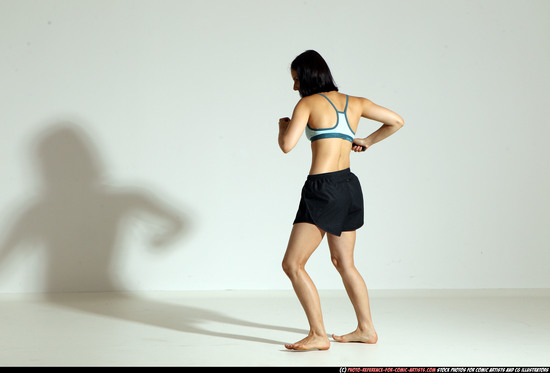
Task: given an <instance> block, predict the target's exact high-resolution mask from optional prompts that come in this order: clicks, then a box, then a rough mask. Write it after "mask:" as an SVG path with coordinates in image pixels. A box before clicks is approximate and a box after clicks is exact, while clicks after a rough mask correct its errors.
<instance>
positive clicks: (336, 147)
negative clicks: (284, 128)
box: [308, 91, 362, 175]
mask: <svg viewBox="0 0 550 373" xmlns="http://www.w3.org/2000/svg"><path fill="white" fill-rule="evenodd" d="M323 95H325V96H326V97H327V98H328V99H329V100H330V101H331V102H332V104H334V107H333V106H332V105H331V103H330V102H329V101H328V100H327V99H326V98H325V97H323V96H321V95H312V96H309V97H308V101H309V102H308V104H309V106H310V108H311V112H310V115H309V121H308V125H309V126H310V127H311V128H313V129H323V128H331V127H334V125H335V123H336V121H337V116H338V114H337V113H336V110H335V108H336V109H337V110H340V111H343V110H344V108H345V107H346V95H345V94H342V93H339V92H337V91H332V92H326V93H323ZM361 112H362V108H361V103H360V102H359V99H358V98H356V97H352V96H349V101H348V106H347V109H346V117H347V119H348V123H349V125H350V127H351V130H352V131H353V132H357V127H358V124H359V120H360V119H361ZM351 146H352V143H351V142H350V141H348V140H345V139H340V138H326V139H319V140H316V141H313V142H312V143H311V151H312V161H311V168H310V171H309V173H310V175H313V174H321V173H326V172H333V171H339V170H343V169H346V168H348V167H350V153H351Z"/></svg>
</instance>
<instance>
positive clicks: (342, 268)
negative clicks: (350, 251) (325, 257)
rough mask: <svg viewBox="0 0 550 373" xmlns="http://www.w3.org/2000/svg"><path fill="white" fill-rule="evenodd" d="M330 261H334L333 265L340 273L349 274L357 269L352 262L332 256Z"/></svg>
mask: <svg viewBox="0 0 550 373" xmlns="http://www.w3.org/2000/svg"><path fill="white" fill-rule="evenodd" d="M330 260H331V261H332V264H333V265H334V267H335V268H336V270H337V271H338V272H340V273H344V272H348V271H350V270H353V269H355V266H354V265H353V263H352V262H349V261H345V260H341V259H340V258H338V257H337V256H331V257H330Z"/></svg>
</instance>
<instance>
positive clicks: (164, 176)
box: [0, 0, 550, 292]
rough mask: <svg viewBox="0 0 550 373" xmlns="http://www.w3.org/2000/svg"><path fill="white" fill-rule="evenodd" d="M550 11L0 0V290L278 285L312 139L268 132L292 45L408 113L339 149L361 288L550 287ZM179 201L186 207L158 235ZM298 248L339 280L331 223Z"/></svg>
mask: <svg viewBox="0 0 550 373" xmlns="http://www.w3.org/2000/svg"><path fill="white" fill-rule="evenodd" d="M549 16H550V2H548V1H546V0H541V1H535V0H531V1H502V0H495V1H488V0H484V1H477V0H476V1H464V0H460V1H458V0H457V1H436V0H433V1H426V0H422V1H408V0H402V1H387V0H384V1H382V0H380V1H362V0H354V1H351V0H350V1H339V2H333V1H294V0H277V1H256V0H248V1H244V0H238V1H231V2H229V1H225V0H215V1H183V0H179V1H175V0H174V1H169V0H163V1H152V0H151V1H144V0H124V1H123V0H94V1H91V0H90V1H83V0H82V1H72V0H65V1H61V0H57V1H53V0H40V1H38V0H36V1H28V0H0V20H1V22H0V82H1V87H2V89H1V90H0V95H1V96H0V102H2V110H1V111H0V169H1V170H2V171H1V175H2V179H1V181H2V183H1V188H2V189H1V191H2V193H1V194H0V212H1V215H0V235H1V236H0V291H2V292H28V291H31V292H33V291H38V292H40V291H64V290H71V291H89V290H112V289H129V290H188V289H272V288H277V289H280V288H285V289H286V288H290V282H289V281H288V279H287V278H286V277H285V276H284V274H283V272H282V271H281V269H280V263H281V260H282V256H283V254H284V250H285V247H286V243H287V240H288V235H289V232H290V229H291V223H292V220H293V218H294V214H295V212H296V209H297V206H298V201H299V195H300V188H301V186H302V184H303V182H304V180H305V177H306V174H307V171H308V167H309V162H310V154H309V145H308V143H307V141H306V140H305V138H304V139H303V140H302V141H301V142H300V143H299V144H298V146H297V148H296V149H295V150H293V151H292V152H291V153H290V154H288V155H284V154H283V153H282V152H280V150H279V149H278V146H277V142H276V135H277V121H278V118H279V117H282V116H287V115H290V113H291V111H292V109H293V106H294V104H295V103H296V102H297V100H298V96H297V93H296V92H293V91H292V81H291V78H290V74H289V70H288V69H289V65H290V62H291V61H292V59H293V58H294V57H295V56H296V55H298V54H299V53H301V52H302V51H304V50H306V49H316V50H318V51H319V52H320V53H321V54H322V55H323V56H324V57H325V58H326V60H327V61H328V63H329V66H331V69H332V71H333V74H334V75H335V79H336V81H337V84H338V85H339V87H340V90H341V91H343V92H346V93H349V94H351V95H360V96H364V97H368V98H370V99H371V100H373V101H374V102H376V103H378V104H380V105H383V106H386V107H389V108H391V109H393V110H394V111H396V112H397V113H399V114H400V115H401V116H402V117H403V118H404V119H405V122H406V125H405V127H404V128H403V129H402V130H401V131H400V132H398V133H397V134H396V135H395V136H394V137H390V138H389V139H387V140H386V141H384V142H381V143H380V144H377V145H376V146H373V147H372V148H371V149H369V150H368V151H367V152H366V153H363V154H352V158H353V159H352V170H353V171H354V172H355V173H356V174H357V175H358V176H359V178H360V180H361V182H362V185H363V190H364V193H365V198H366V225H365V227H364V228H362V229H361V230H360V231H359V233H358V242H357V247H356V262H357V265H358V267H359V269H360V270H361V272H362V273H363V275H364V277H365V279H366V281H367V285H368V286H369V287H370V288H377V289H391V288H543V287H550V277H549V275H548V263H549V262H550V251H549V239H550V233H549V229H548V226H549V222H550V201H549V193H548V191H549V190H550V173H549V168H548V159H549V154H550V151H549V150H548V149H549V146H548V139H549V138H550V129H549V126H548V123H547V118H548V117H549V114H550V110H549V105H548V104H549V102H550V94H549V87H550V70H549V69H548V66H550V50H549V48H548V38H549V36H550V24H549V23H548V19H549ZM378 126H379V124H377V123H374V122H369V121H365V122H362V124H361V125H360V129H359V134H360V135H362V136H366V135H368V134H370V133H371V132H372V131H374V130H375V129H376V128H377V127H378ZM174 216H177V217H178V218H179V219H180V220H181V221H182V222H183V226H184V227H185V229H183V230H182V231H181V232H180V234H179V235H178V236H177V237H176V238H175V239H174V240H173V241H171V242H170V243H169V244H168V245H164V246H162V245H160V246H159V247H157V246H154V245H151V244H150V242H151V237H154V236H155V234H157V233H159V232H162V231H163V227H168V225H166V224H165V223H164V220H163V219H165V218H167V217H168V218H169V219H170V218H171V217H174ZM308 270H309V271H310V274H311V276H312V278H313V279H314V280H315V281H316V283H317V285H318V287H319V288H325V289H327V288H341V283H340V280H339V277H338V275H337V273H336V271H335V270H334V269H333V268H332V267H331V264H330V260H329V254H328V248H327V246H326V243H323V244H322V245H321V247H320V248H319V250H318V251H317V252H316V253H315V254H314V256H313V257H312V259H311V263H310V264H309V266H308Z"/></svg>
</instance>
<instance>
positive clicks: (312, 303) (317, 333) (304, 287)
mask: <svg viewBox="0 0 550 373" xmlns="http://www.w3.org/2000/svg"><path fill="white" fill-rule="evenodd" d="M324 235H325V232H324V231H323V230H321V229H319V228H318V227H317V226H315V225H313V224H309V223H296V224H294V226H293V227H292V233H291V234H290V239H289V242H288V247H287V250H286V253H285V256H284V259H283V270H284V271H285V273H286V274H287V276H288V277H289V278H290V281H291V282H292V287H293V288H294V291H295V292H296V295H297V296H298V299H299V300H300V303H301V304H302V307H303V308H304V311H305V312H306V316H307V319H308V322H309V328H310V331H309V334H308V336H307V337H306V338H304V339H302V340H301V341H298V342H296V343H293V344H287V345H285V347H286V348H288V349H292V350H311V349H320V350H327V349H328V348H329V347H330V340H329V339H328V337H327V333H326V331H325V326H324V323H323V315H322V313H321V302H320V299H319V293H318V292H317V289H316V288H315V284H314V283H313V281H312V280H311V278H310V277H309V275H308V274H307V272H306V271H305V265H306V262H307V261H308V259H309V257H310V256H311V254H313V252H314V251H315V249H317V247H318V246H319V244H320V243H321V241H322V240H323V237H324Z"/></svg>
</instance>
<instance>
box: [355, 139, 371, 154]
mask: <svg viewBox="0 0 550 373" xmlns="http://www.w3.org/2000/svg"><path fill="white" fill-rule="evenodd" d="M369 146H370V144H369V143H367V140H366V139H353V144H352V145H351V150H353V151H354V152H364V151H365V150H367V149H368V148H369Z"/></svg>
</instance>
